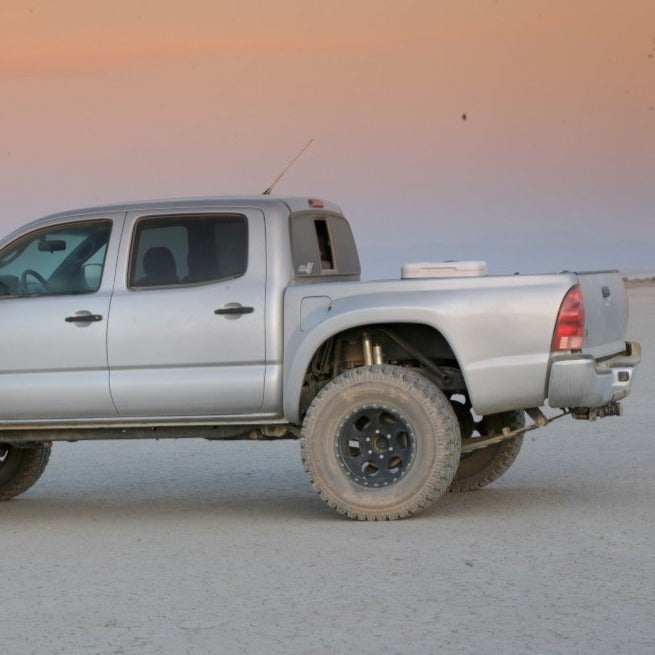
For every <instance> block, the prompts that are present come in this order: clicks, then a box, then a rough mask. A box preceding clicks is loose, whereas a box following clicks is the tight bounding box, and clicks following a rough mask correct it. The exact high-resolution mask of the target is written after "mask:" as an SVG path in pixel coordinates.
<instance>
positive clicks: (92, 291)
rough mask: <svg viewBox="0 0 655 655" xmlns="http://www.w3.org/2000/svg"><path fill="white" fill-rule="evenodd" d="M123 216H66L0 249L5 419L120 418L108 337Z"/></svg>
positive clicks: (0, 410) (0, 403) (0, 388)
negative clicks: (112, 383) (109, 364)
mask: <svg viewBox="0 0 655 655" xmlns="http://www.w3.org/2000/svg"><path fill="white" fill-rule="evenodd" d="M124 217H125V212H120V213H110V214H108V215H103V216H90V217H88V218H84V219H81V218H80V217H75V218H71V219H70V220H69V221H67V220H65V219H63V220H62V221H61V222H58V223H56V224H51V225H49V226H48V225H46V226H44V227H41V228H36V229H34V230H33V231H30V232H28V233H26V234H24V235H22V236H20V237H18V238H17V239H16V240H15V241H13V242H12V243H10V244H9V245H7V246H6V247H5V248H3V250H2V252H0V323H1V324H2V339H0V420H5V421H6V420H10V421H11V420H38V419H78V418H106V417H112V416H116V410H115V408H114V405H113V403H112V401H111V396H110V394H109V374H108V370H107V348H106V336H107V317H108V313H109V303H110V298H111V291H112V284H113V280H114V270H115V261H116V254H117V252H118V244H119V242H120V236H121V227H122V223H123V219H124Z"/></svg>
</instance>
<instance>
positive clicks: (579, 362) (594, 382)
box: [548, 341, 641, 408]
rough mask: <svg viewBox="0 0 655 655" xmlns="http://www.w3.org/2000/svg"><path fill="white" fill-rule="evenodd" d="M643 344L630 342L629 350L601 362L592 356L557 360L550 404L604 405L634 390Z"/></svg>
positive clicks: (551, 386)
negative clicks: (635, 374)
mask: <svg viewBox="0 0 655 655" xmlns="http://www.w3.org/2000/svg"><path fill="white" fill-rule="evenodd" d="M640 360H641V346H640V345H639V344H638V343H637V342H635V341H630V342H628V343H626V350H625V352H623V353H621V354H620V355H616V356H614V357H610V358H609V359H604V360H602V361H601V362H598V361H596V360H595V359H594V358H593V357H592V356H590V355H578V356H572V357H567V358H563V359H557V360H555V361H554V362H553V363H552V364H551V368H550V379H549V383H548V404H549V405H550V406H551V407H561V408H566V407H600V406H602V405H606V404H607V403H611V402H614V401H616V400H621V398H625V397H626V396H627V395H628V394H629V393H630V388H631V386H632V377H633V375H634V369H635V367H636V366H637V365H638V364H639V362H640Z"/></svg>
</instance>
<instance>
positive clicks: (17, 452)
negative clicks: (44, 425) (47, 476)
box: [0, 443, 51, 500]
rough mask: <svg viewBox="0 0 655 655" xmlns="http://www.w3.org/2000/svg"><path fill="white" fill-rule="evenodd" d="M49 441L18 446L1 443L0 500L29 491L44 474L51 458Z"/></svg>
mask: <svg viewBox="0 0 655 655" xmlns="http://www.w3.org/2000/svg"><path fill="white" fill-rule="evenodd" d="M50 447H51V445H50V444H49V443H47V444H45V443H38V444H34V445H33V446H29V447H25V448H18V447H16V446H12V445H11V444H4V443H0V500H10V499H11V498H13V497H14V496H18V495H19V494H22V493H23V492H25V491H27V490H28V489H29V488H30V487H31V486H32V485H33V484H34V483H35V482H36V481H37V480H38V479H39V478H40V477H41V475H42V474H43V471H44V470H45V467H46V466H47V464H48V460H49V459H50Z"/></svg>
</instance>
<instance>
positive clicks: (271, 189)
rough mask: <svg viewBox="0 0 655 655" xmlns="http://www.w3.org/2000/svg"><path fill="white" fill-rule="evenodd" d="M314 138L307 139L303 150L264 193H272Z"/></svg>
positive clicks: (267, 194)
mask: <svg viewBox="0 0 655 655" xmlns="http://www.w3.org/2000/svg"><path fill="white" fill-rule="evenodd" d="M313 140H314V139H310V140H309V141H307V143H306V144H305V145H304V147H303V148H302V150H301V151H300V152H299V153H298V154H297V155H296V156H295V157H294V158H293V159H292V160H291V161H290V162H289V164H288V165H287V167H286V168H285V169H284V170H283V171H282V172H281V173H280V174H279V175H278V176H277V177H276V178H275V179H274V180H273V181H272V182H271V185H270V186H269V187H268V188H267V189H266V191H264V193H263V195H265V196H270V195H271V191H273V187H274V186H275V185H276V184H277V183H278V182H279V181H280V180H281V179H282V176H283V175H284V174H285V173H286V172H287V171H288V170H289V169H290V168H291V167H292V166H293V165H294V164H295V162H296V160H297V159H298V158H299V157H300V155H302V153H303V152H305V150H307V148H309V146H310V145H311V143H312V141H313Z"/></svg>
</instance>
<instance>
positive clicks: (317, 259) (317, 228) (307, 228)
mask: <svg viewBox="0 0 655 655" xmlns="http://www.w3.org/2000/svg"><path fill="white" fill-rule="evenodd" d="M289 232H290V238H291V252H292V257H293V270H294V277H295V278H296V279H300V278H312V279H313V281H319V279H322V278H326V279H330V280H334V279H335V278H338V279H339V280H359V278H360V265H359V257H358V255H357V248H356V246H355V240H354V238H353V235H352V231H351V229H350V225H349V224H348V221H347V220H346V219H345V218H344V217H343V216H341V215H340V214H336V213H332V212H327V211H321V212H317V211H313V210H311V211H301V212H295V213H293V214H291V216H290V217H289Z"/></svg>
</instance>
